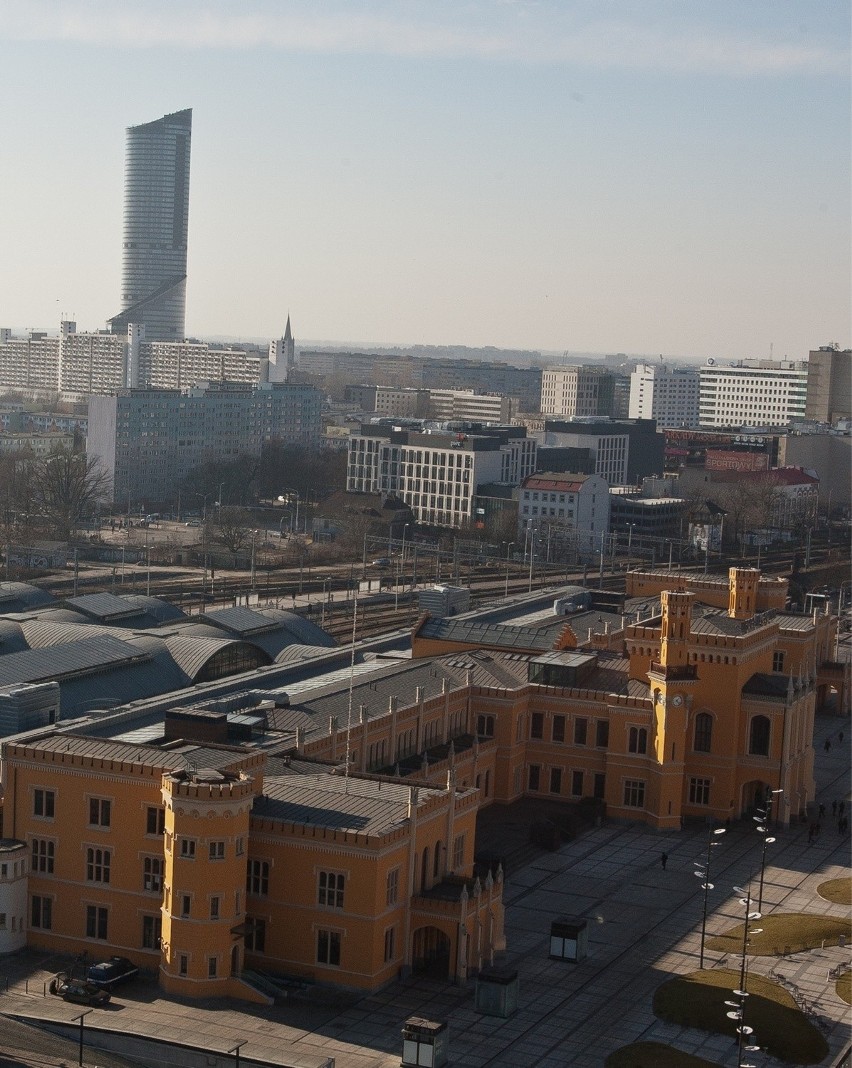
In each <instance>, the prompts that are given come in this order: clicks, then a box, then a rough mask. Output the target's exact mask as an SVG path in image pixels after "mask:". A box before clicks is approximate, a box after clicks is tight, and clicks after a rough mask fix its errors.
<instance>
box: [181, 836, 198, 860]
mask: <svg viewBox="0 0 852 1068" xmlns="http://www.w3.org/2000/svg"><path fill="white" fill-rule="evenodd" d="M180 855H181V857H182V858H183V860H195V839H194V838H181V840H180Z"/></svg>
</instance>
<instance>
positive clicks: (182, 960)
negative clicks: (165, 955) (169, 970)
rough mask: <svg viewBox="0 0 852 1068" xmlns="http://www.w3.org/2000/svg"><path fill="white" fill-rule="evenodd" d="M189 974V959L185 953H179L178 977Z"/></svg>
mask: <svg viewBox="0 0 852 1068" xmlns="http://www.w3.org/2000/svg"><path fill="white" fill-rule="evenodd" d="M188 972H189V957H188V956H187V955H186V954H185V953H181V955H180V956H179V957H178V973H179V974H180V975H187V974H188Z"/></svg>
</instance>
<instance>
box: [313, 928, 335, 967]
mask: <svg viewBox="0 0 852 1068" xmlns="http://www.w3.org/2000/svg"><path fill="white" fill-rule="evenodd" d="M317 963H318V964H331V965H333V966H335V967H337V966H339V964H340V933H339V932H338V931H317Z"/></svg>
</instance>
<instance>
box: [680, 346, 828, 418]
mask: <svg viewBox="0 0 852 1068" xmlns="http://www.w3.org/2000/svg"><path fill="white" fill-rule="evenodd" d="M700 376H701V387H700V389H701V395H700V400H699V421H700V424H701V426H702V427H727V426H736V427H739V426H764V427H779V426H789V425H790V423H793V422H795V421H796V420H801V419H804V418H805V402H806V397H807V391H808V365H807V363H806V362H805V361H792V360H789V361H787V360H785V361H780V362H779V361H776V362H773V361H772V360H751V361H745V360H744V361H742V362H740V363H736V364H730V365H726V366H721V365H719V364H716V363H713V362H710V361H708V362H707V363H706V364H704V366H703V367H702V368H701V371H700Z"/></svg>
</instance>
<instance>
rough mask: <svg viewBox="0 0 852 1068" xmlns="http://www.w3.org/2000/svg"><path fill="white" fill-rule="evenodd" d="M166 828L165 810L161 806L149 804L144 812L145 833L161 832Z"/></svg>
mask: <svg viewBox="0 0 852 1068" xmlns="http://www.w3.org/2000/svg"><path fill="white" fill-rule="evenodd" d="M165 829H166V812H165V809H162V808H154V807H153V806H150V807H149V808H148V809H147V811H146V812H145V833H146V834H163V832H164V831H165Z"/></svg>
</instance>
